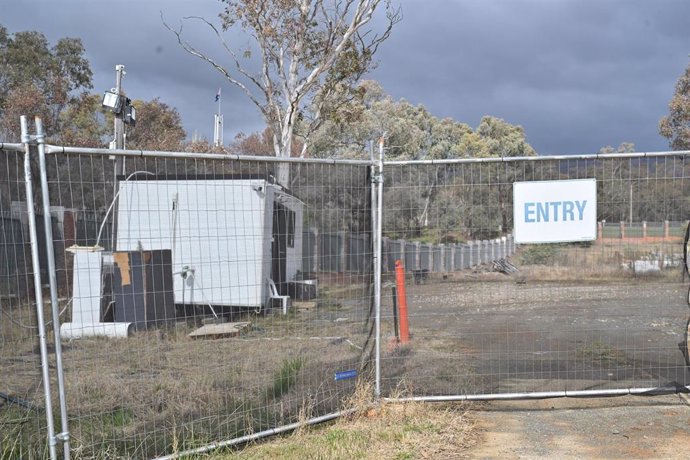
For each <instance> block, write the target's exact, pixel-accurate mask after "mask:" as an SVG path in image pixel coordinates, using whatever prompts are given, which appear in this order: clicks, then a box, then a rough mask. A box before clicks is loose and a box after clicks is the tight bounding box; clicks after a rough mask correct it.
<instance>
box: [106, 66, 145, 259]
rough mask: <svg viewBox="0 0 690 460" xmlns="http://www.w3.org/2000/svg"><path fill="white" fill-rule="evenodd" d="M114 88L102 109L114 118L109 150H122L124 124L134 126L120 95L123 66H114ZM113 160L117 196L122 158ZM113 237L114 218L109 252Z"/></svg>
mask: <svg viewBox="0 0 690 460" xmlns="http://www.w3.org/2000/svg"><path fill="white" fill-rule="evenodd" d="M115 72H116V76H115V88H112V89H111V90H109V91H105V93H104V94H103V103H102V104H103V107H105V108H106V109H108V110H110V111H111V112H112V113H113V116H114V118H115V121H114V131H115V135H114V139H113V140H112V141H111V142H110V146H109V147H110V148H111V149H117V150H124V148H125V124H128V125H132V126H134V125H135V124H136V118H137V115H136V109H135V108H134V107H133V106H132V101H130V99H129V98H128V97H125V95H124V94H123V93H122V79H123V78H124V76H125V75H126V73H125V66H124V65H122V64H118V65H116V66H115ZM110 159H112V160H113V196H117V189H118V184H117V177H118V175H124V174H125V172H126V171H125V160H124V157H121V156H117V155H112V156H111V157H110ZM114 237H115V218H113V221H112V226H111V235H110V238H111V241H110V247H111V250H112V248H114Z"/></svg>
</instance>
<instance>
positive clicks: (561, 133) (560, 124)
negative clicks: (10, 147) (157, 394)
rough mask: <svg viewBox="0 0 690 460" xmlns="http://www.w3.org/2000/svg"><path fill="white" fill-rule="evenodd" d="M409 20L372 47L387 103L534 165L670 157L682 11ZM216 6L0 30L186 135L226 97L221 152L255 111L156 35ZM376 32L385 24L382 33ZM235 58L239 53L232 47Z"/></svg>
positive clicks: (210, 47) (104, 10)
mask: <svg viewBox="0 0 690 460" xmlns="http://www.w3.org/2000/svg"><path fill="white" fill-rule="evenodd" d="M402 3H403V8H404V20H403V22H402V23H400V24H398V25H397V26H396V28H395V30H394V32H393V35H392V36H391V38H390V40H389V41H388V42H386V43H384V45H383V46H382V47H381V49H380V53H379V55H378V59H379V61H380V65H379V67H378V68H377V69H376V70H375V71H374V72H373V74H372V75H371V77H372V78H375V79H377V80H379V81H380V82H381V84H382V85H383V86H384V88H385V89H386V90H387V91H388V92H390V93H391V94H392V95H393V96H394V97H395V98H405V99H407V100H409V101H411V102H413V103H415V104H417V103H420V104H424V105H425V106H426V107H427V108H428V109H429V110H430V111H431V112H432V113H433V114H435V115H437V116H442V117H445V116H448V117H452V118H455V119H456V120H459V121H462V122H465V123H468V124H470V125H472V126H476V125H477V124H478V122H479V120H480V119H481V117H482V115H487V114H489V115H495V116H499V117H502V118H505V119H506V120H507V121H509V122H511V123H515V124H520V125H522V126H523V127H524V128H525V131H526V133H527V136H528V139H529V141H530V142H531V143H532V144H533V145H534V146H535V148H536V149H537V150H538V151H539V152H540V153H581V152H595V151H597V150H598V149H599V148H600V147H602V146H604V145H618V144H619V143H620V142H623V141H630V142H634V143H635V144H636V146H637V147H638V149H639V150H660V149H665V148H666V146H667V145H666V141H665V140H664V139H663V138H661V137H660V136H659V135H658V134H657V123H658V120H659V118H660V117H661V116H662V115H664V114H665V113H666V112H667V104H668V101H669V99H670V97H671V95H672V93H673V87H674V84H675V81H676V79H677V78H678V76H679V75H680V74H681V73H682V71H683V69H684V68H685V66H686V65H687V64H688V53H690V28H688V27H687V18H688V17H690V2H687V1H686V0H661V1H654V2H651V1H645V0H638V1H596V0H589V1H583V0H572V1H568V0H560V1H559V0H532V1H526V0H520V1H518V0H503V1H496V0H495V1H479V0H443V1H441V0H405V1H404V2H402ZM220 7H221V4H220V3H219V2H218V1H215V0H195V1H193V2H192V1H181V0H177V1H176V0H167V1H163V0H150V1H146V2H141V1H114V0H88V1H87V0H81V1H77V0H66V1H62V2H60V5H59V7H58V6H55V5H54V4H53V3H52V2H48V1H44V2H37V1H16V2H5V5H3V14H2V18H1V19H0V23H2V24H3V25H5V26H6V27H7V28H8V29H9V30H10V31H11V32H15V31H19V30H26V29H34V30H40V31H42V32H44V33H45V34H46V35H47V36H48V37H49V38H50V39H51V40H55V39H57V38H59V37H62V36H77V37H81V38H82V39H83V40H84V44H85V46H86V48H87V52H88V56H89V59H90V61H91V64H92V68H93V70H94V86H95V90H98V91H100V90H103V89H106V88H109V87H111V86H113V83H114V66H115V64H118V63H123V64H125V65H126V66H127V71H128V75H127V77H126V79H125V88H126V89H127V91H128V93H129V94H130V96H132V97H135V98H142V99H151V98H153V97H159V98H160V99H161V100H163V101H164V102H166V103H168V104H170V105H173V106H175V107H177V108H178V109H179V111H180V113H181V114H182V117H183V120H184V122H185V126H186V128H187V130H188V132H189V134H190V135H191V134H192V132H194V131H195V130H198V131H199V132H200V133H201V134H203V135H205V136H206V137H210V135H211V133H212V119H213V116H212V115H213V113H214V111H215V109H216V105H215V104H214V103H213V97H214V95H215V92H216V90H217V88H218V87H219V86H220V87H222V88H223V112H224V115H225V128H226V129H225V133H226V141H227V140H229V138H230V137H231V136H232V135H234V134H235V133H237V132H240V131H244V132H249V131H253V130H257V129H260V128H261V127H262V126H263V122H262V121H261V118H260V116H259V115H258V112H257V110H256V109H255V108H254V107H253V105H252V104H251V103H250V102H249V101H248V100H247V99H246V97H245V96H244V95H243V94H241V93H240V92H239V91H238V90H236V89H235V88H234V87H232V86H231V85H230V84H228V83H226V82H225V81H224V80H223V79H222V77H221V76H220V74H219V73H217V72H216V71H214V70H213V69H211V68H210V67H209V66H208V65H207V64H205V63H203V62H201V61H199V60H198V59H195V58H193V57H191V56H189V55H187V54H186V53H185V52H183V51H182V50H181V49H180V48H179V46H178V45H177V43H176V41H175V38H174V36H173V35H172V34H171V33H170V32H169V31H167V30H166V29H165V28H164V27H163V26H162V24H161V20H160V11H162V12H163V14H164V15H165V17H166V20H168V21H169V23H170V24H171V25H174V26H177V25H179V21H180V19H181V18H182V17H184V16H188V15H199V16H203V17H205V18H208V19H211V20H215V19H216V18H217V14H218V12H219V11H220ZM379 21H380V20H379ZM185 30H186V36H187V37H189V39H190V40H191V41H192V42H193V43H194V44H195V45H197V46H198V47H199V48H201V49H203V50H206V51H209V52H210V53H212V54H214V55H216V56H222V53H221V50H220V49H219V46H218V42H217V40H216V38H215V37H213V36H212V35H211V34H209V33H208V31H207V30H206V29H204V28H203V27H198V26H194V24H193V23H191V24H187V25H185ZM230 40H231V41H232V42H233V43H237V44H238V46H240V47H246V46H247V43H248V41H247V39H246V38H245V37H243V36H239V35H235V36H232V37H230Z"/></svg>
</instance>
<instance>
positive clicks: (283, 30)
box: [166, 0, 401, 184]
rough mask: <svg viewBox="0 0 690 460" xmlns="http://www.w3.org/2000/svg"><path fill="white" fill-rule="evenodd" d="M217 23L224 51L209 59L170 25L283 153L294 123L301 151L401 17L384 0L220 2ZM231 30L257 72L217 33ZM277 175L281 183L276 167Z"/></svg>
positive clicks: (282, 174) (283, 173) (285, 172)
mask: <svg viewBox="0 0 690 460" xmlns="http://www.w3.org/2000/svg"><path fill="white" fill-rule="evenodd" d="M222 3H223V4H224V6H223V11H222V12H221V13H220V19H221V24H220V26H218V25H216V24H214V23H212V22H211V21H209V20H207V19H204V18H200V17H193V18H187V19H190V20H191V19H194V20H197V21H201V22H202V23H203V24H205V25H206V26H208V27H209V28H210V30H211V31H212V33H213V34H215V35H216V37H217V38H218V40H219V41H220V43H221V45H222V47H223V49H224V51H225V54H226V55H225V57H224V58H223V59H216V58H214V57H212V56H211V55H209V54H208V53H207V52H205V51H202V50H200V49H198V48H197V47H195V46H194V45H193V44H192V43H191V42H189V41H188V40H186V39H185V38H184V37H183V28H182V26H180V27H179V28H177V29H173V28H171V27H170V26H168V25H167V24H166V27H168V29H170V30H171V31H172V32H173V33H174V34H175V35H176V37H177V40H178V43H179V44H180V45H181V46H182V47H183V48H184V49H185V50H186V51H187V52H189V53H190V54H192V55H194V56H196V57H198V58H200V59H202V60H204V61H205V62H207V63H208V64H210V65H211V66H212V67H213V68H215V69H216V70H218V71H219V72H220V73H221V74H222V75H223V76H224V77H225V79H226V80H227V81H229V82H230V83H231V84H233V85H235V86H236V87H238V88H239V89H240V90H241V91H243V92H244V94H245V95H246V96H247V97H248V98H249V100H251V101H252V102H253V103H254V105H255V106H256V107H257V109H258V110H259V111H260V113H261V115H262V116H263V119H264V121H265V122H266V125H267V126H268V127H269V128H270V129H271V132H272V137H273V139H272V141H273V149H274V153H275V155H276V156H278V157H283V158H285V157H289V156H290V155H291V152H292V143H293V140H294V137H295V135H296V131H295V129H296V126H297V125H298V124H300V125H301V127H302V129H301V132H300V133H299V134H300V136H301V137H302V144H303V150H302V154H304V153H305V152H306V150H307V148H308V145H309V139H310V135H311V133H312V132H313V131H314V130H316V129H317V128H318V127H319V126H320V125H321V123H322V122H323V120H324V118H325V117H326V116H327V113H329V112H333V111H335V110H337V108H338V106H339V105H341V104H342V103H345V102H347V101H348V100H349V99H350V98H351V97H352V92H353V91H354V86H355V84H356V82H357V81H358V80H359V79H360V77H361V76H362V75H364V74H365V73H366V72H367V71H368V70H369V69H370V68H371V67H372V66H373V65H374V59H373V58H374V55H375V53H376V51H377V50H378V48H379V45H381V43H383V42H384V41H385V40H386V39H387V38H388V37H389V36H390V34H391V31H392V28H393V26H394V25H395V24H396V23H398V22H399V21H400V20H401V12H400V9H399V8H396V7H394V6H393V5H392V2H391V0H296V1H285V0H222ZM379 9H384V10H385V16H386V21H385V25H384V26H383V28H382V30H381V32H380V33H376V32H375V31H374V29H373V28H372V20H373V18H374V15H375V13H377V11H378V10H379ZM183 24H184V23H183ZM235 28H238V29H240V30H242V31H243V32H244V33H246V35H247V36H249V37H251V39H253V41H254V44H255V46H256V47H257V49H258V54H259V59H258V60H259V61H260V62H259V65H258V67H259V70H258V71H253V70H252V65H253V61H252V52H251V50H250V49H242V47H241V46H239V45H236V44H233V43H230V42H229V41H228V40H226V38H225V36H224V32H227V31H228V30H230V29H235ZM278 180H279V181H280V182H281V183H284V184H288V183H289V168H288V167H287V165H282V167H281V168H280V169H279V171H278Z"/></svg>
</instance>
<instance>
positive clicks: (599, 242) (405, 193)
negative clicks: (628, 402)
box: [382, 156, 690, 396]
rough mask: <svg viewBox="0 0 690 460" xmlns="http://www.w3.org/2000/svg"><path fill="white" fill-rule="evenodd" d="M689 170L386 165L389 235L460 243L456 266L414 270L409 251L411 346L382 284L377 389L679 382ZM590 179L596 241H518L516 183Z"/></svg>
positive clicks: (516, 391)
mask: <svg viewBox="0 0 690 460" xmlns="http://www.w3.org/2000/svg"><path fill="white" fill-rule="evenodd" d="M689 174H690V165H689V164H688V160H687V159H686V158H685V157H683V156H677V157H672V156H664V157H657V158H622V157H619V158H607V159H592V160H584V159H572V160H543V159H541V160H538V161H506V162H501V161H498V162H495V163H489V162H486V163H479V162H476V163H469V162H466V163H448V164H390V165H387V166H386V170H385V175H386V193H385V203H384V228H383V233H384V236H385V237H387V238H388V239H390V240H395V239H405V240H406V241H407V242H408V243H407V246H408V247H409V248H412V247H414V242H415V241H418V242H423V243H425V244H426V243H436V244H446V245H447V246H446V247H447V248H448V247H449V245H450V244H457V246H456V248H455V257H456V260H455V264H454V271H452V272H448V273H436V272H433V271H432V272H430V273H428V274H426V276H425V279H424V280H423V281H422V280H421V277H419V276H417V275H418V273H417V272H416V271H417V269H418V267H417V266H416V265H413V264H414V263H416V261H415V259H414V258H410V257H408V254H407V253H406V254H405V256H406V257H405V260H404V261H403V262H404V264H405V267H406V269H407V270H406V272H407V278H406V282H407V286H406V288H407V289H406V291H407V309H408V312H409V323H410V332H411V335H412V339H411V340H410V341H409V343H407V344H404V343H397V341H396V340H395V339H394V338H391V337H392V336H393V331H394V324H393V321H394V318H395V316H394V314H393V293H392V292H391V288H388V289H384V291H383V305H382V316H383V324H382V329H383V331H384V340H387V341H389V342H390V343H391V344H392V345H391V346H390V347H388V349H385V350H382V387H383V389H384V394H399V393H395V391H396V389H397V390H400V389H401V388H402V389H403V394H405V393H406V392H407V393H408V394H410V395H412V396H440V395H446V396H455V395H459V396H467V395H475V396H476V395H495V394H503V395H507V394H510V395H516V396H520V395H523V394H528V393H530V394H534V393H536V392H568V391H584V390H587V391H590V390H594V391H597V390H626V389H644V388H663V389H677V388H681V387H685V386H686V385H688V383H690V374H689V373H688V371H687V363H688V361H687V337H686V336H687V326H688V317H689V315H690V312H689V310H688V304H687V291H688V283H687V280H684V274H683V235H684V232H685V227H686V225H687V219H688V217H689V216H690V214H689V211H690V209H689V208H688V201H687V196H688V195H689V194H690V182H689V181H688V178H689ZM585 178H594V179H596V194H597V221H598V233H597V239H596V240H595V241H588V242H579V243H551V244H529V245H528V244H524V245H517V247H515V246H514V245H513V243H512V232H513V228H514V225H513V224H514V223H513V183H514V182H533V181H553V180H560V179H585ZM541 198H543V199H544V200H546V201H548V200H549V199H550V197H548V196H544V197H541ZM504 237H506V239H505V244H504V243H503V238H504ZM423 247H424V246H423ZM450 254H451V251H450V250H448V249H446V250H445V251H444V252H443V256H444V257H447V256H450ZM425 257H426V256H425V253H424V252H422V261H425V260H426V259H425ZM434 257H436V254H434ZM421 267H422V268H424V267H425V265H424V262H422V266H421ZM388 276H391V278H389V279H388V280H387V281H384V285H388V286H392V285H394V284H395V283H394V280H393V278H392V275H388ZM396 300H397V301H398V302H397V303H398V304H399V303H400V300H401V299H399V298H398V299H396Z"/></svg>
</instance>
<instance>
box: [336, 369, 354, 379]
mask: <svg viewBox="0 0 690 460" xmlns="http://www.w3.org/2000/svg"><path fill="white" fill-rule="evenodd" d="M355 377H357V369H350V370H349V371H342V372H336V373H335V380H336V381H338V380H349V379H354V378H355Z"/></svg>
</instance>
